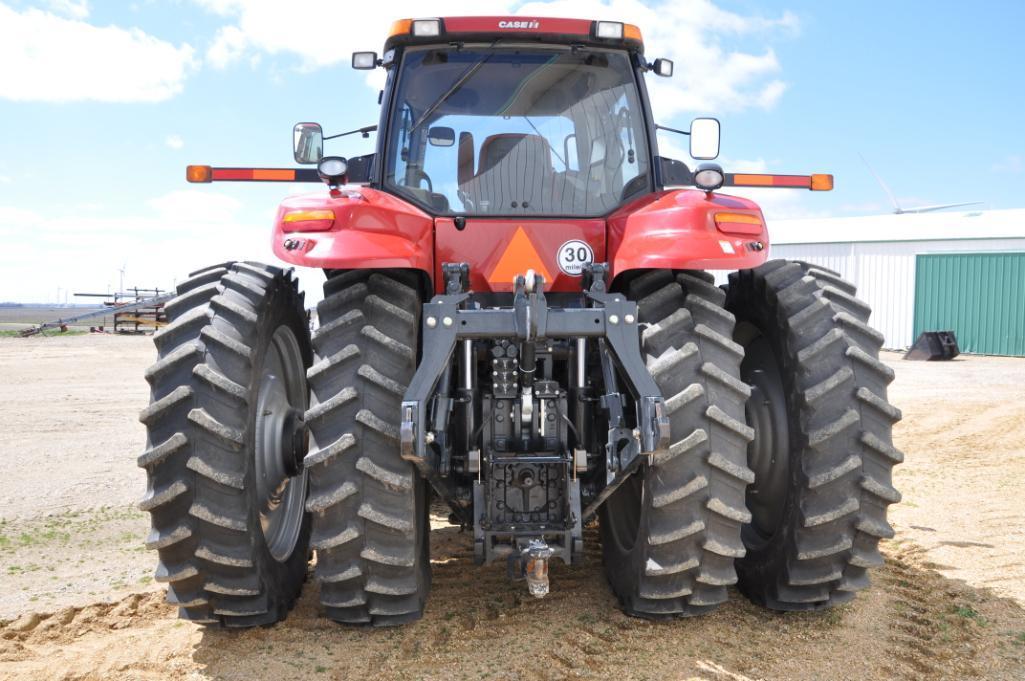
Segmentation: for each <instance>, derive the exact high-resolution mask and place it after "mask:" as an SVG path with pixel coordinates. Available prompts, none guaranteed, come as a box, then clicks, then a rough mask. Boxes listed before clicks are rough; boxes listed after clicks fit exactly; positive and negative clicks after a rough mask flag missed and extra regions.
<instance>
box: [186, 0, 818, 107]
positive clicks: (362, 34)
mask: <svg viewBox="0 0 1025 681" xmlns="http://www.w3.org/2000/svg"><path fill="white" fill-rule="evenodd" d="M195 1H196V2H198V3H199V4H200V5H202V6H204V7H206V8H207V9H208V10H210V11H211V12H213V13H215V14H217V15H219V16H224V17H230V18H231V19H233V20H234V22H235V23H233V24H229V25H226V26H224V27H223V28H221V29H220V30H219V31H218V33H217V35H216V37H215V38H214V42H213V43H212V45H211V46H210V47H209V49H208V50H207V59H208V60H209V61H210V62H211V63H212V64H214V65H215V66H217V67H220V68H223V67H226V66H228V65H230V64H232V63H234V62H237V61H239V60H240V59H241V58H242V57H243V56H245V55H246V54H247V53H250V54H252V53H260V52H262V53H267V54H271V55H275V54H292V55H295V56H297V57H298V58H299V60H300V67H301V68H303V69H315V68H320V67H324V66H330V65H335V64H340V63H346V62H348V60H349V56H350V54H351V52H352V51H353V50H357V49H380V45H381V44H382V43H383V41H384V37H385V36H386V34H387V30H388V27H389V26H390V24H391V22H392V21H393V20H394V19H396V18H399V17H408V16H422V15H424V13H425V11H429V13H430V15H432V16H446V15H464V14H479V13H480V12H481V5H480V3H479V2H467V1H465V0H438V1H437V2H433V3H431V5H430V9H429V10H425V9H424V7H425V6H424V4H423V3H422V2H411V1H409V0H396V1H395V2H390V3H380V4H376V5H374V4H371V5H365V6H361V7H360V10H359V13H358V16H356V14H355V13H354V12H353V9H352V7H351V5H349V4H346V3H321V2H316V1H315V0H295V1H293V2H289V3H282V2H277V1H276V0H195ZM487 12H488V13H489V14H517V15H520V16H535V17H546V16H579V17H586V18H593V19H613V20H619V21H628V22H630V23H634V24H637V25H638V26H640V28H641V31H642V32H643V34H644V38H645V50H646V53H647V54H648V55H649V57H658V56H664V57H668V58H671V59H674V60H675V62H676V74H675V75H674V77H673V78H671V79H661V78H657V77H656V78H651V79H650V80H649V87H650V90H651V96H652V100H653V102H654V105H653V106H654V109H655V113H656V115H657V116H658V117H659V118H661V119H662V120H666V119H668V118H670V117H672V116H674V115H676V114H678V113H681V112H684V111H691V112H693V111H702V112H714V111H718V112H723V111H736V110H742V109H745V108H750V107H757V108H763V109H768V108H771V107H772V106H774V105H775V104H776V102H777V101H779V98H780V97H781V96H782V94H783V92H784V91H785V89H786V84H785V83H784V82H783V81H782V80H781V79H780V78H779V77H778V76H779V73H780V71H781V67H780V64H779V60H778V59H777V58H776V54H775V52H774V51H773V50H772V49H771V48H769V47H760V48H757V49H754V50H753V51H751V52H745V51H738V50H732V49H728V48H726V47H724V46H723V44H722V40H723V38H728V37H743V38H744V39H745V40H746V41H748V42H749V43H752V44H757V42H758V36H760V35H763V34H764V35H765V36H771V35H774V34H775V33H778V32H781V31H782V32H785V33H793V32H794V31H796V30H798V20H797V17H796V16H795V15H794V14H793V13H790V12H784V13H783V14H782V15H780V16H779V17H776V18H765V17H761V16H747V15H742V14H738V13H735V12H729V11H726V10H723V9H720V8H719V7H717V6H716V5H715V4H714V3H713V2H711V0H672V1H667V2H658V3H644V2H641V0H606V1H605V2H600V3H596V2H593V0H554V1H552V2H526V3H524V2H522V1H520V0H498V1H497V2H493V3H489V4H488V6H487ZM311 17H316V19H315V20H311ZM380 82H381V74H380V73H379V72H374V73H372V75H371V76H370V77H369V78H368V84H369V85H370V87H373V88H378V87H380Z"/></svg>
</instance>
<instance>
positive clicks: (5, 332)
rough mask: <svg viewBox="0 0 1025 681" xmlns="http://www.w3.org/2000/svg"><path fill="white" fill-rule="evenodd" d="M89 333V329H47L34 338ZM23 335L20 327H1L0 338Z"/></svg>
mask: <svg viewBox="0 0 1025 681" xmlns="http://www.w3.org/2000/svg"><path fill="white" fill-rule="evenodd" d="M87 333H89V330H88V329H68V330H67V331H61V330H59V329H47V330H46V331H43V332H41V333H37V334H35V335H34V336H32V338H38V337H40V336H43V337H44V338H49V337H50V336H84V335H85V334H87ZM20 336H21V330H20V329H0V338H18V337H20Z"/></svg>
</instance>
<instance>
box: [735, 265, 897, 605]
mask: <svg viewBox="0 0 1025 681" xmlns="http://www.w3.org/2000/svg"><path fill="white" fill-rule="evenodd" d="M726 307H727V309H729V310H730V312H732V313H733V314H734V315H736V318H737V327H736V331H735V334H734V339H735V340H736V341H737V342H738V343H740V344H741V345H743V346H744V347H745V351H746V354H745V359H744V363H743V364H742V366H741V375H742V376H743V378H744V380H745V381H746V382H747V383H749V384H750V385H751V386H752V390H753V394H752V397H751V400H750V401H749V402H748V423H750V424H751V425H752V426H753V427H754V429H755V433H756V436H755V440H754V441H753V442H752V443H751V446H750V448H749V452H748V455H749V456H748V466H750V468H751V469H752V470H754V471H755V480H754V482H753V483H752V485H751V486H750V487H749V488H748V492H747V494H748V497H747V501H748V508H749V509H750V510H751V512H752V516H753V517H752V522H751V523H750V524H748V525H747V526H746V527H745V528H744V533H743V537H744V544H745V546H746V547H747V555H745V556H744V557H743V558H742V559H741V560H739V561H737V571H738V574H739V577H740V581H739V584H738V587H739V589H740V590H741V591H742V592H743V593H744V594H745V595H746V596H747V597H748V598H750V599H751V600H752V601H754V602H755V603H757V604H760V605H762V606H764V607H766V608H770V609H772V610H816V609H821V608H827V607H830V606H833V605H836V604H839V603H844V602H847V601H849V600H851V599H852V598H853V597H854V594H855V592H856V591H858V590H860V589H863V588H865V587H866V586H868V583H869V582H868V575H867V570H868V568H871V567H875V566H878V565H881V564H882V562H883V558H882V556H880V554H879V551H878V544H879V540H880V539H882V538H885V537H892V536H893V529H892V528H891V527H890V525H888V524H887V522H886V509H887V506H888V505H890V504H892V503H894V502H897V501H899V500H900V494H899V493H898V492H897V490H895V489H894V488H893V486H892V483H891V469H892V468H893V466H894V464H896V463H899V462H900V461H901V460H902V458H903V457H902V455H901V453H900V452H899V451H897V450H896V449H894V447H893V444H892V439H891V428H892V426H893V424H894V423H896V422H897V421H898V420H900V411H899V410H898V409H896V408H895V407H893V406H892V405H891V404H890V403H889V402H887V401H886V386H887V385H888V384H889V383H890V381H892V380H893V370H892V369H890V368H889V367H887V366H886V365H885V364H883V363H882V362H880V361H879V349H880V347H881V346H882V343H883V337H882V334H880V333H879V332H877V331H875V330H873V329H872V328H871V327H869V326H868V318H869V312H870V311H869V308H868V305H866V304H865V303H864V302H862V301H860V300H858V299H857V298H856V297H855V288H854V286H853V285H851V284H850V283H848V282H846V281H844V280H843V279H841V278H840V276H839V275H838V274H837V273H835V272H832V271H829V270H826V269H823V268H821V267H817V266H814V265H809V264H807V263H802V262H787V261H784V260H773V261H769V262H767V263H766V264H764V265H762V266H761V267H758V268H756V269H754V270H743V271H740V272H736V273H734V274H731V275H730V283H729V292H728V296H727V303H726Z"/></svg>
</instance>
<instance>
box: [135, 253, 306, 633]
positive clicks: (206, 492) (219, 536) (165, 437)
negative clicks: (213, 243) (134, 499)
mask: <svg viewBox="0 0 1025 681" xmlns="http://www.w3.org/2000/svg"><path fill="white" fill-rule="evenodd" d="M177 293H178V295H177V297H176V298H174V299H173V300H171V301H170V302H169V303H168V304H167V305H166V307H165V309H166V311H167V316H168V321H169V323H168V324H167V326H165V327H164V328H163V329H161V330H160V331H159V332H158V333H156V334H155V335H154V338H153V340H154V343H155V344H156V346H157V351H158V359H157V362H156V363H155V364H153V365H152V366H151V367H149V369H147V371H146V380H147V381H149V383H150V386H151V402H150V405H149V407H147V408H146V409H145V410H143V412H142V414H141V415H140V417H139V418H140V420H141V421H142V423H143V424H145V426H146V432H147V445H146V451H145V452H144V453H143V454H142V456H140V457H139V460H138V463H139V465H140V466H141V467H143V468H145V469H146V474H147V491H146V495H145V497H144V498H143V499H142V501H141V502H140V508H141V509H142V510H144V511H148V512H149V513H150V516H151V520H152V528H153V529H152V532H151V533H150V535H149V537H148V539H147V540H146V546H147V547H148V548H150V549H156V550H157V552H158V553H159V556H160V558H159V564H158V567H157V570H156V579H157V581H159V582H165V583H167V600H168V601H169V602H170V603H173V604H176V605H178V606H179V608H180V611H179V612H180V615H181V616H182V617H183V618H185V619H190V620H195V621H198V622H202V623H208V624H224V625H228V626H253V625H262V624H271V623H274V622H276V621H278V620H280V619H283V618H284V617H285V615H286V614H287V613H288V611H289V609H290V608H291V607H292V605H293V604H294V602H295V599H296V598H297V596H298V594H299V591H300V589H301V587H302V584H303V581H304V580H305V577H306V568H307V560H308V557H309V552H308V542H309V533H310V523H309V517H308V514H306V513H305V512H303V510H302V497H303V496H304V495H305V489H306V488H305V478H304V477H303V476H302V475H299V476H297V477H292V478H286V479H287V480H288V482H287V485H286V486H285V494H288V493H289V490H292V492H291V494H292V495H293V496H294V497H295V498H296V499H297V506H295V507H294V508H296V509H298V513H296V514H294V515H292V516H290V517H292V519H293V520H294V521H295V522H296V524H295V525H294V526H291V527H290V529H289V528H286V529H285V530H284V534H282V535H280V536H279V535H276V534H273V533H272V534H271V535H270V540H269V539H268V537H267V536H265V533H264V531H263V528H262V525H261V514H260V511H261V505H262V503H263V501H265V500H261V499H258V498H257V497H258V491H257V490H258V484H257V478H258V476H257V471H256V463H255V457H256V454H255V452H256V436H257V428H256V427H255V425H254V424H255V423H256V421H257V418H258V414H257V409H258V404H257V403H258V399H257V398H258V396H259V395H261V394H262V393H261V389H260V385H261V380H263V379H264V378H266V376H265V373H266V372H265V371H263V368H264V367H265V364H266V363H267V362H271V361H277V362H278V364H279V365H280V364H282V362H284V363H290V364H291V365H292V369H293V370H294V377H295V378H294V380H293V381H292V383H291V384H290V386H291V387H287V386H286V387H282V390H284V392H283V393H281V394H283V395H284V394H287V397H288V399H289V400H290V402H291V404H292V405H293V407H294V408H295V410H296V414H301V413H302V410H303V409H305V407H306V385H305V379H304V375H303V374H304V371H305V367H307V366H309V364H310V361H311V354H312V353H311V350H310V342H309V331H308V325H307V322H306V315H305V312H304V310H303V304H302V301H303V298H302V294H301V293H299V291H298V288H297V285H296V283H295V281H293V279H292V275H291V272H290V271H289V272H284V271H282V270H281V269H278V268H276V267H269V266H266V265H260V264H258V263H225V264H223V265H217V266H214V267H210V268H207V269H205V270H200V271H199V272H195V273H193V274H192V275H191V276H190V278H189V279H188V280H186V281H185V282H184V283H182V284H181V285H180V286H178V289H177ZM289 338H291V340H288V339H289ZM278 343H283V344H284V345H286V346H287V348H285V347H284V346H282V347H283V349H281V350H279V349H276V348H277V347H278V346H277V345H276V344H278ZM274 353H278V354H274ZM280 353H284V354H283V355H282V354H280ZM273 357H283V358H284V359H278V360H273V359H272V358H273ZM279 373H287V372H279ZM282 385H284V384H282ZM293 485H294V487H293ZM290 508H292V507H290ZM275 537H279V538H280V539H281V542H280V543H275V541H274V538H275ZM272 549H274V550H276V552H277V553H278V556H277V557H275V555H272Z"/></svg>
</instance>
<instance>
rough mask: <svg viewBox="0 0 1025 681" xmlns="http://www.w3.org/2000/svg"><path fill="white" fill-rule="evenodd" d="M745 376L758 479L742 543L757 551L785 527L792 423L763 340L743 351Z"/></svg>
mask: <svg viewBox="0 0 1025 681" xmlns="http://www.w3.org/2000/svg"><path fill="white" fill-rule="evenodd" d="M741 377H742V378H743V380H744V382H746V383H747V384H749V385H750V386H751V397H750V398H749V399H748V401H747V407H746V413H747V422H748V424H749V425H750V426H751V427H752V428H754V431H755V436H754V440H752V441H751V443H750V444H749V445H748V449H747V460H748V467H749V468H750V469H751V470H752V471H754V474H755V480H754V482H753V483H752V484H751V485H749V486H748V488H747V507H748V509H749V510H750V511H751V522H750V524H748V525H745V526H744V529H743V537H744V543H745V544H746V545H747V547H748V548H749V549H753V550H758V549H760V548H763V547H764V546H765V545H767V544H768V543H769V542H771V541H772V539H773V537H775V535H776V533H777V532H778V531H779V528H780V527H781V526H782V524H783V515H784V513H785V512H786V501H787V496H788V492H789V487H790V424H789V420H788V417H787V404H786V395H785V393H784V389H783V380H782V377H781V375H780V371H779V365H778V363H777V361H776V356H775V354H774V353H773V351H772V347H771V346H770V344H769V342H768V341H767V340H766V338H765V337H764V336H758V337H757V338H755V339H753V340H752V341H751V342H750V343H749V344H748V345H747V346H746V348H745V356H744V362H743V363H742V364H741Z"/></svg>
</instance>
